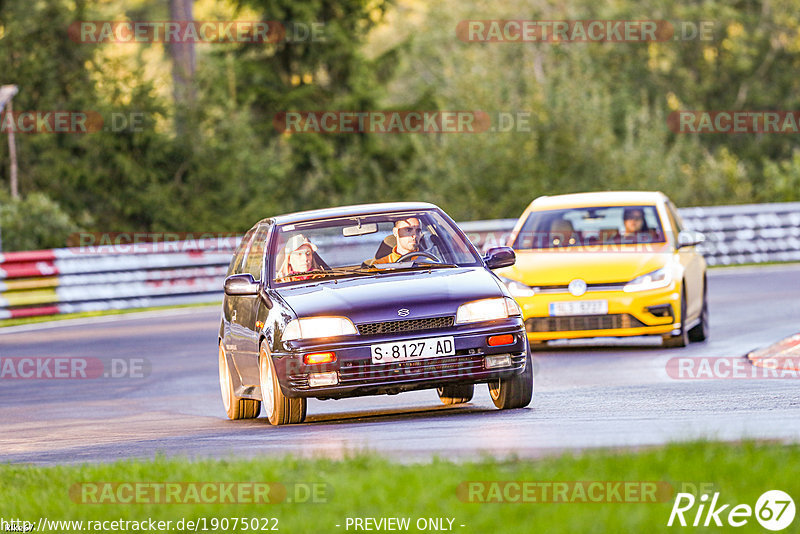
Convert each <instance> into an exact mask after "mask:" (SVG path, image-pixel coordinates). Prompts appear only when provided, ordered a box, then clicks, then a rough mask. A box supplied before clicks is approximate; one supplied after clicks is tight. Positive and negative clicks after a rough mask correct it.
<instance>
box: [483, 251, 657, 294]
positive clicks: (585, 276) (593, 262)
mask: <svg viewBox="0 0 800 534" xmlns="http://www.w3.org/2000/svg"><path fill="white" fill-rule="evenodd" d="M515 252H516V254H517V262H516V263H515V264H514V265H513V266H512V267H508V268H506V269H502V270H498V271H497V274H498V275H500V276H505V277H506V278H510V279H512V280H518V281H520V282H522V283H523V284H527V285H529V286H544V285H566V284H569V283H570V282H571V281H572V280H574V279H576V278H581V279H582V280H584V281H585V282H586V283H587V284H603V283H614V282H628V281H630V280H633V279H634V278H636V277H637V276H641V275H643V274H646V273H649V272H651V271H655V270H656V269H660V268H661V267H664V266H665V265H667V263H668V262H669V260H670V258H671V257H672V252H671V248H670V247H669V245H663V246H661V245H659V246H658V248H655V247H653V248H652V249H651V250H646V251H641V250H632V251H627V250H625V249H624V247H622V248H619V247H618V250H614V251H608V252H597V251H592V250H576V251H572V250H570V251H565V250H564V249H560V250H535V251H515Z"/></svg>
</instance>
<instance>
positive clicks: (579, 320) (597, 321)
mask: <svg viewBox="0 0 800 534" xmlns="http://www.w3.org/2000/svg"><path fill="white" fill-rule="evenodd" d="M641 326H646V325H645V324H644V323H643V322H641V321H640V320H639V319H637V318H636V317H634V316H633V315H630V314H628V313H619V314H611V315H569V316H564V317H531V318H530V319H528V320H527V321H525V330H527V331H528V332H570V331H573V330H613V329H615V328H638V327H641Z"/></svg>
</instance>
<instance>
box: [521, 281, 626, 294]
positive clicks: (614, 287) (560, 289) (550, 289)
mask: <svg viewBox="0 0 800 534" xmlns="http://www.w3.org/2000/svg"><path fill="white" fill-rule="evenodd" d="M625 284H627V282H608V283H604V284H586V292H587V293H588V292H590V291H622V288H623V287H625ZM532 287H533V290H534V291H536V292H537V293H569V286H568V285H566V284H559V285H552V286H532Z"/></svg>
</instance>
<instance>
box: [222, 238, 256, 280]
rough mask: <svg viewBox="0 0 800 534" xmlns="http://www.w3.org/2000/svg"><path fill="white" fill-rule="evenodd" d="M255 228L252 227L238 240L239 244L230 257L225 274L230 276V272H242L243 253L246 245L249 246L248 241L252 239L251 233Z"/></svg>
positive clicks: (245, 250)
mask: <svg viewBox="0 0 800 534" xmlns="http://www.w3.org/2000/svg"><path fill="white" fill-rule="evenodd" d="M255 231H256V228H255V227H253V228H251V229H250V230H248V232H247V233H246V234H244V237H242V240H241V241H240V242H239V246H238V247H236V251H235V252H234V253H233V258H231V263H230V265H229V266H228V273H227V274H226V276H230V275H232V274H240V273H241V272H242V262H243V261H244V255H245V253H246V252H247V249H248V247H249V246H250V241H251V240H252V239H253V234H254V233H255Z"/></svg>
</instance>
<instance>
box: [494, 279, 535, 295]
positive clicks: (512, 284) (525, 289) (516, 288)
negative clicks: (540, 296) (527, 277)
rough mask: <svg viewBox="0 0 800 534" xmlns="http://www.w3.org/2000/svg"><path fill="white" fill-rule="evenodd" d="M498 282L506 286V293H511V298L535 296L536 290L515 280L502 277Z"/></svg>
mask: <svg viewBox="0 0 800 534" xmlns="http://www.w3.org/2000/svg"><path fill="white" fill-rule="evenodd" d="M500 280H501V281H502V282H503V283H504V284H505V285H506V287H507V288H508V292H509V293H511V296H512V297H532V296H534V295H535V294H536V290H535V289H534V288H532V287H530V286H527V285H525V284H523V283H522V282H517V281H516V280H511V279H510V278H503V277H500Z"/></svg>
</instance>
